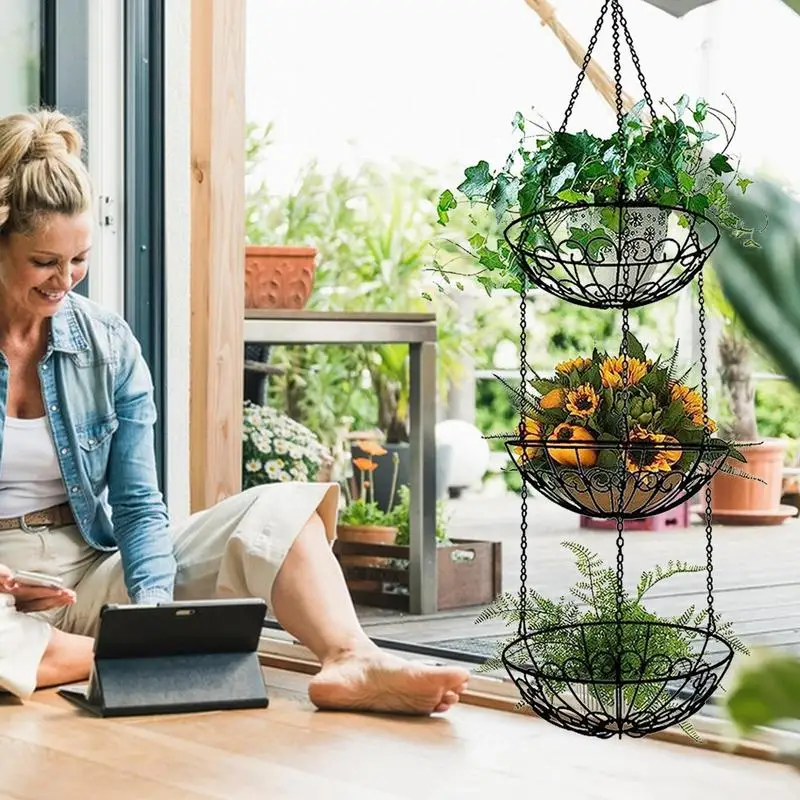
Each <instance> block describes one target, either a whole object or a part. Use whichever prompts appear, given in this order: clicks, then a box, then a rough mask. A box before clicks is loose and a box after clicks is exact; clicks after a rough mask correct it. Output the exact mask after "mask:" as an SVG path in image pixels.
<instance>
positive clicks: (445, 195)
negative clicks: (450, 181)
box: [436, 189, 458, 225]
mask: <svg viewBox="0 0 800 800" xmlns="http://www.w3.org/2000/svg"><path fill="white" fill-rule="evenodd" d="M457 205H458V203H457V202H456V198H455V197H454V196H453V193H452V192H451V191H450V190H449V189H445V191H443V192H442V193H441V194H440V195H439V205H437V206H436V213H437V214H438V216H439V224H440V225H447V223H448V222H449V221H450V215H449V214H448V213H447V212H448V211H450V210H452V209H454V208H455V207H456V206H457Z"/></svg>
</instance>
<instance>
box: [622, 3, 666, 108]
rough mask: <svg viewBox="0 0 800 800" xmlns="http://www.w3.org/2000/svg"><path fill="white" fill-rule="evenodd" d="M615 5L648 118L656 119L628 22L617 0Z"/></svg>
mask: <svg viewBox="0 0 800 800" xmlns="http://www.w3.org/2000/svg"><path fill="white" fill-rule="evenodd" d="M616 4H617V6H618V8H619V19H620V22H621V23H622V29H623V31H624V32H625V41H626V42H627V44H628V50H630V53H631V59H632V60H633V66H634V67H635V69H636V75H637V76H638V78H639V83H640V84H641V87H642V92H643V93H644V101H645V103H647V108H648V110H649V111H650V116H651V117H652V118H653V119H655V118H656V116H657V115H656V109H655V106H654V105H653V98H652V97H651V96H650V90H649V89H648V88H647V81H646V80H645V79H644V73H643V72H642V64H641V61H639V54H638V53H637V52H636V47H635V45H634V44H633V36H631V32H630V29H629V28H628V20H627V19H625V15H624V14H623V13H622V6H621V5H620V4H619V0H616Z"/></svg>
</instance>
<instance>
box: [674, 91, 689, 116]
mask: <svg viewBox="0 0 800 800" xmlns="http://www.w3.org/2000/svg"><path fill="white" fill-rule="evenodd" d="M687 108H689V95H688V94H684V95H681V98H680V100H678V102H677V103H676V104H675V116H676V117H677V118H678V119H680V118H681V117H682V116H683V115H684V114H685V113H686V109H687Z"/></svg>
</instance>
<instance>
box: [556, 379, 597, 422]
mask: <svg viewBox="0 0 800 800" xmlns="http://www.w3.org/2000/svg"><path fill="white" fill-rule="evenodd" d="M599 405H600V398H599V397H598V396H597V392H595V390H594V387H593V386H592V385H591V384H588V383H584V384H583V385H582V386H578V388H577V389H573V390H572V391H570V392H568V393H567V403H566V405H565V406H564V408H566V409H567V411H569V413H570V414H572V416H573V417H583V418H584V419H588V418H589V417H591V416H592V414H594V412H595V411H597V407H598V406H599Z"/></svg>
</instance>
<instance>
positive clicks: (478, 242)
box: [468, 233, 486, 250]
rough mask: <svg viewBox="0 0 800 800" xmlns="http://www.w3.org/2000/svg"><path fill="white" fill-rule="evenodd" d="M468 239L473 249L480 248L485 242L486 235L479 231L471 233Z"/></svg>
mask: <svg viewBox="0 0 800 800" xmlns="http://www.w3.org/2000/svg"><path fill="white" fill-rule="evenodd" d="M468 241H469V244H470V247H471V248H472V249H473V250H480V249H481V248H482V247H483V246H484V245H485V244H486V237H485V236H484V235H483V234H480V233H473V234H472V236H470V237H469V240H468Z"/></svg>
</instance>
